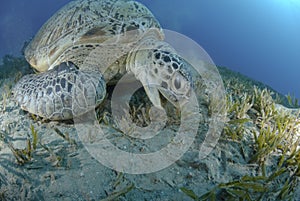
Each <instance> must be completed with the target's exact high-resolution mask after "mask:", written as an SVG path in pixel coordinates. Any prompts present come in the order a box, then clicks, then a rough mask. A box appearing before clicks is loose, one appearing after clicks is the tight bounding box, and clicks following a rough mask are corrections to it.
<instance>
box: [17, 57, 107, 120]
mask: <svg viewBox="0 0 300 201" xmlns="http://www.w3.org/2000/svg"><path fill="white" fill-rule="evenodd" d="M13 93H14V97H15V99H16V100H17V102H18V103H19V104H20V106H21V107H22V109H23V110H26V111H28V112H30V113H33V114H36V115H38V116H41V117H44V118H46V119H51V120H66V119H72V118H73V117H74V116H79V115H81V114H83V113H85V112H87V111H89V110H92V109H94V108H95V107H96V106H97V105H98V104H99V103H101V102H102V100H103V99H104V97H105V94H106V86H105V82H104V80H103V77H102V74H101V73H100V72H99V71H80V70H78V69H77V68H76V66H75V65H74V64H73V63H70V62H65V63H61V64H60V65H58V66H56V67H54V68H53V69H52V70H49V71H47V72H44V73H40V74H35V75H33V74H31V75H26V76H24V77H23V78H22V79H21V80H20V81H19V82H18V83H17V84H16V86H15V87H14V89H13Z"/></svg>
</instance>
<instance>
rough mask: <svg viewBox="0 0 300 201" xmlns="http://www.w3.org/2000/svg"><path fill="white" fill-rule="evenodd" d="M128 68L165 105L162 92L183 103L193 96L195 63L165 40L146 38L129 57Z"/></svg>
mask: <svg viewBox="0 0 300 201" xmlns="http://www.w3.org/2000/svg"><path fill="white" fill-rule="evenodd" d="M127 69H128V70H129V71H131V72H133V74H134V75H135V77H136V78H137V79H138V80H139V81H141V83H142V84H143V86H144V89H145V91H146V93H147V96H148V97H149V99H150V101H151V102H152V104H153V105H154V106H156V107H158V108H161V107H162V106H161V102H160V96H159V92H160V93H161V94H162V95H163V96H164V97H165V98H167V99H168V100H169V101H170V102H171V103H172V104H173V105H174V106H176V107H180V106H182V105H183V104H185V103H186V102H187V101H188V99H189V97H190V96H191V91H192V88H193V80H192V76H191V70H192V67H191V66H190V64H189V63H188V62H186V61H185V60H184V59H182V58H181V57H180V56H179V55H177V54H176V52H175V50H174V49H173V48H171V47H170V45H168V44H167V43H165V42H163V41H157V40H155V39H149V40H145V41H144V42H143V43H141V45H139V46H138V47H137V48H135V49H134V50H133V51H132V52H131V53H130V54H129V56H128V58H127Z"/></svg>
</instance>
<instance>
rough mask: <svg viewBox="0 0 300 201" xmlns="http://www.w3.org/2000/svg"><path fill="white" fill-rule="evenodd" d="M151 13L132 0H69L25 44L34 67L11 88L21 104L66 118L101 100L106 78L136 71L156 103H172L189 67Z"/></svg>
mask: <svg viewBox="0 0 300 201" xmlns="http://www.w3.org/2000/svg"><path fill="white" fill-rule="evenodd" d="M163 39H164V34H163V31H162V29H161V27H160V25H159V23H158V21H157V20H156V19H155V17H154V16H153V14H152V13H151V12H150V11H149V10H148V9H147V8H146V7H145V6H144V5H142V4H140V3H138V2H136V1H132V0H75V1H72V2H70V3H69V4H67V5H66V6H64V7H63V8H61V9H60V10H59V11H58V12H56V13H55V14H54V15H53V16H52V17H51V18H50V19H49V20H48V21H47V22H46V23H45V24H44V25H43V26H42V27H41V29H40V30H39V32H38V33H37V34H36V36H35V37H34V38H33V40H32V41H31V42H30V44H29V45H28V46H27V47H26V49H25V57H26V59H27V61H28V62H29V63H30V64H31V66H32V67H33V68H35V69H36V70H37V71H38V72H39V73H38V74H31V75H26V76H24V77H23V78H22V79H21V80H20V81H19V82H18V83H17V84H16V86H15V88H14V95H15V98H16V100H17V102H18V103H19V104H20V105H21V108H22V109H24V110H26V111H29V112H30V113H33V114H36V115H39V116H41V117H44V118H47V119H51V120H64V119H71V118H73V117H74V116H75V115H80V114H81V113H83V112H84V111H86V109H87V107H89V106H95V105H97V104H99V103H101V102H102V100H103V99H104V97H105V94H106V84H107V83H109V82H112V81H113V80H114V79H116V78H118V76H117V75H123V74H124V73H126V72H131V73H133V74H134V76H135V77H136V79H137V80H139V81H140V82H141V83H142V84H143V86H144V88H145V91H146V94H147V96H148V97H149V99H150V100H151V102H152V103H153V105H155V106H156V107H161V102H160V94H162V95H163V96H165V97H166V98H167V99H168V100H169V101H170V102H172V103H173V104H174V105H175V106H180V105H181V104H184V103H185V102H186V101H187V100H188V99H189V97H190V94H191V90H192V88H193V82H192V76H191V70H190V69H191V66H190V65H189V63H188V62H186V61H185V60H184V59H183V58H181V57H180V56H179V55H177V54H176V52H175V50H174V49H173V48H172V47H171V46H170V45H168V44H167V43H166V42H164V41H163Z"/></svg>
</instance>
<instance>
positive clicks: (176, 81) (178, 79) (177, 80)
mask: <svg viewBox="0 0 300 201" xmlns="http://www.w3.org/2000/svg"><path fill="white" fill-rule="evenodd" d="M174 86H175V88H176V89H177V90H179V89H180V87H181V77H179V76H178V75H177V76H176V77H175V79H174Z"/></svg>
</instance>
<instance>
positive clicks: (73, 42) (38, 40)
mask: <svg viewBox="0 0 300 201" xmlns="http://www.w3.org/2000/svg"><path fill="white" fill-rule="evenodd" d="M149 28H158V29H160V25H159V23H158V22H157V20H156V19H155V17H154V16H153V15H152V13H151V12H150V11H149V10H148V9H147V8H146V7H145V6H143V5H142V4H140V3H138V2H135V1H129V0H100V1H99V0H76V1H73V2H71V3H69V4H67V5H66V6H64V7H63V8H61V9H60V10H59V11H58V12H57V13H55V14H54V15H53V16H52V17H51V18H50V19H49V20H48V21H47V22H46V23H45V24H44V25H43V27H42V28H41V29H40V31H39V32H38V33H37V35H36V36H35V38H34V39H33V41H31V43H30V44H29V45H28V47H27V48H26V49H25V57H26V59H27V60H28V61H29V62H30V63H31V65H32V66H33V67H34V68H36V69H37V70H38V71H42V72H43V71H46V70H48V69H51V68H53V67H54V66H56V65H59V64H60V63H62V62H66V61H72V62H73V63H74V64H76V65H78V66H79V67H80V65H81V64H82V63H83V61H84V59H85V58H86V57H87V56H88V55H89V53H90V52H91V51H92V50H94V49H95V48H96V47H99V46H101V45H103V44H113V43H114V44H115V43H116V42H119V43H120V41H118V38H119V36H120V37H124V36H125V35H126V34H127V33H129V31H130V32H135V34H136V35H139V36H141V35H143V34H144V33H145V32H146V31H147V30H148V29H149ZM125 37H126V36H125ZM131 38H133V37H131ZM134 38H138V37H134ZM123 42H127V41H123ZM79 52H80V54H79ZM74 55H76V57H75V56H74Z"/></svg>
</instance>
